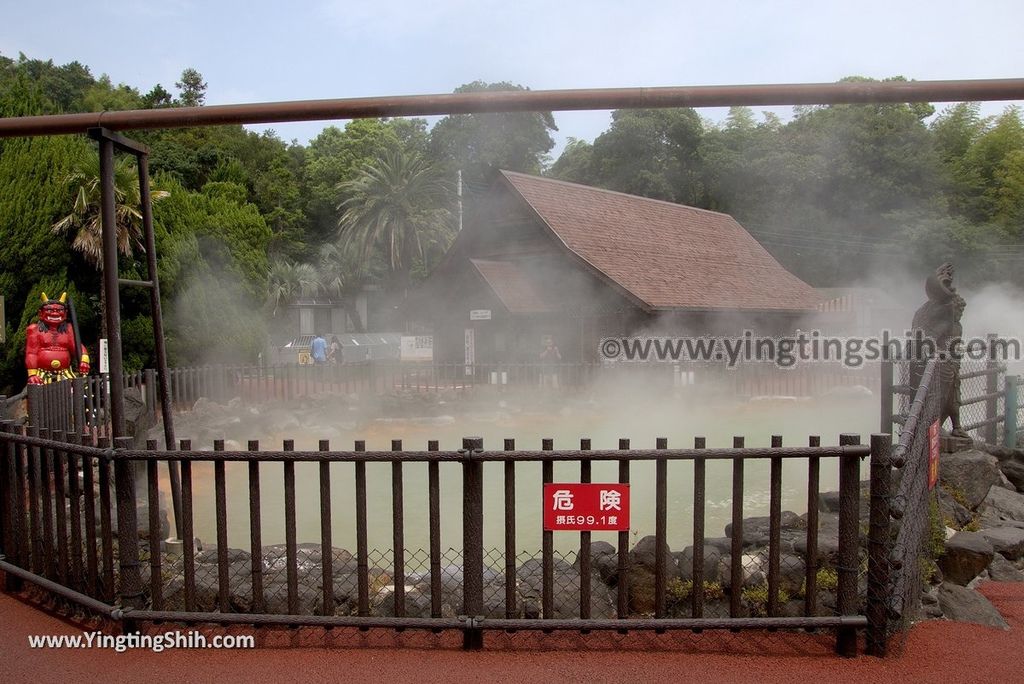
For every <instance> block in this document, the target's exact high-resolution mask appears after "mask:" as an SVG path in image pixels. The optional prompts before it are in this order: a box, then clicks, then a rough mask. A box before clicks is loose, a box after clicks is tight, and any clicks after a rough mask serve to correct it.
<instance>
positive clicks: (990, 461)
mask: <svg viewBox="0 0 1024 684" xmlns="http://www.w3.org/2000/svg"><path fill="white" fill-rule="evenodd" d="M998 463H999V459H997V458H996V457H995V456H992V455H990V454H986V453H985V452H984V451H978V450H977V449H969V450H967V451H958V452H956V453H955V454H942V455H941V456H939V481H940V482H941V483H942V484H943V485H944V486H945V487H946V488H947V489H950V490H952V491H955V492H959V493H960V494H962V495H963V498H964V504H965V505H966V506H967V508H970V509H972V510H973V509H975V508H977V507H978V505H979V504H981V502H982V501H984V500H985V495H986V494H988V490H989V488H990V487H991V486H992V485H994V484H996V483H997V482H999V467H998Z"/></svg>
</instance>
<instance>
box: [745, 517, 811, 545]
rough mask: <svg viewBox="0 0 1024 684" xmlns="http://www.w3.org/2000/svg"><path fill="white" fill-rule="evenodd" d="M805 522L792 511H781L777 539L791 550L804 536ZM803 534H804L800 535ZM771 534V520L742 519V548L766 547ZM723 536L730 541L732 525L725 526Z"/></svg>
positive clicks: (765, 518) (761, 518)
mask: <svg viewBox="0 0 1024 684" xmlns="http://www.w3.org/2000/svg"><path fill="white" fill-rule="evenodd" d="M806 530H807V522H806V521H805V520H804V519H803V518H801V517H800V516H799V515H797V514H796V513H794V512H793V511H783V512H782V517H781V521H780V525H779V538H780V539H781V541H782V542H783V544H787V543H788V545H789V547H790V548H792V545H793V543H794V542H795V541H796V540H797V539H798V538H799V537H801V536H804V535H805V534H806ZM801 532H802V533H804V534H801ZM770 534H771V518H769V517H767V516H765V517H756V518H744V519H743V547H744V548H748V547H751V546H767V545H768V542H769V538H770ZM725 536H726V537H729V538H730V539H732V523H729V524H728V525H726V526H725Z"/></svg>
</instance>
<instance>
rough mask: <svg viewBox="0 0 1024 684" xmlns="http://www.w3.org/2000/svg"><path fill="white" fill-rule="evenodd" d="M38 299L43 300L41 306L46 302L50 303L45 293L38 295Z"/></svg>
mask: <svg viewBox="0 0 1024 684" xmlns="http://www.w3.org/2000/svg"><path fill="white" fill-rule="evenodd" d="M39 298H40V299H42V300H43V304H45V303H46V302H48V301H50V298H49V297H47V296H46V293H45V292H43V293H42V294H40V295H39Z"/></svg>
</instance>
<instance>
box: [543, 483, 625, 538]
mask: <svg viewBox="0 0 1024 684" xmlns="http://www.w3.org/2000/svg"><path fill="white" fill-rule="evenodd" d="M544 529H545V530H547V531H558V530H571V531H586V530H592V531H618V530H629V485H628V484H619V483H617V482H616V483H606V484H601V483H579V482H573V483H550V484H545V485H544Z"/></svg>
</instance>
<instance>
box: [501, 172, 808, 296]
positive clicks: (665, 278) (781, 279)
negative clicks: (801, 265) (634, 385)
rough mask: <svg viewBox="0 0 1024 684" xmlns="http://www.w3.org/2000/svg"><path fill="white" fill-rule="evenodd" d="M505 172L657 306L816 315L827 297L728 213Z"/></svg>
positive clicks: (597, 260) (549, 220) (625, 284)
mask: <svg viewBox="0 0 1024 684" xmlns="http://www.w3.org/2000/svg"><path fill="white" fill-rule="evenodd" d="M502 175H503V176H504V178H505V179H506V180H507V181H508V182H509V183H510V184H511V186H512V188H514V190H515V191H516V192H517V193H518V194H519V195H520V196H522V198H523V199H524V200H525V201H526V202H527V203H529V205H530V206H531V207H532V208H533V210H534V211H535V212H536V213H537V215H538V216H539V217H540V218H541V220H542V221H544V223H546V224H547V226H548V227H549V228H550V229H551V230H552V232H553V233H554V234H555V235H556V236H557V237H558V238H559V239H560V240H561V241H562V242H563V243H564V244H565V246H566V247H567V248H568V249H569V250H571V251H572V252H574V253H575V254H577V255H578V256H579V257H580V258H582V259H583V260H584V261H586V262H587V263H589V264H590V265H591V266H592V267H593V268H594V269H595V270H597V271H598V272H600V273H601V274H604V276H606V277H607V278H609V279H610V280H612V281H614V282H615V283H617V284H619V285H620V286H621V287H622V288H624V289H625V290H626V291H628V292H629V293H631V294H632V295H633V296H634V297H636V298H637V299H639V300H640V301H642V302H643V303H644V304H645V305H646V306H647V307H649V308H652V309H679V308H683V309H745V310H771V309H775V310H809V309H814V308H815V306H816V305H817V303H818V302H819V301H820V300H821V297H820V296H819V295H818V294H817V292H816V291H815V290H814V288H812V287H811V286H810V285H808V284H807V283H805V282H803V281H802V280H800V279H799V278H797V277H796V276H795V275H793V274H792V273H790V272H789V271H787V270H786V269H785V268H783V267H782V266H781V265H780V264H779V262H777V261H776V260H775V259H774V258H773V257H772V255H771V254H769V253H768V251H767V250H765V248H764V247H762V246H761V245H760V244H759V243H758V242H757V240H755V239H754V238H753V237H752V236H751V235H750V233H748V232H747V231H746V230H744V228H743V226H741V225H740V224H739V223H738V222H737V221H736V220H735V219H734V218H732V217H731V216H729V215H728V214H720V213H717V212H713V211H707V210H704V209H696V208H694V207H688V206H685V205H681V204H672V203H671V202H662V201H660V200H652V199H647V198H644V197H637V196H635V195H626V194H623V193H620V192H612V191H610V190H601V189H599V188H593V187H588V186H585V185H577V184H575V183H566V182H564V181H557V180H552V179H548V178H540V177H537V176H528V175H525V174H521V173H513V172H510V171H502Z"/></svg>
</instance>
